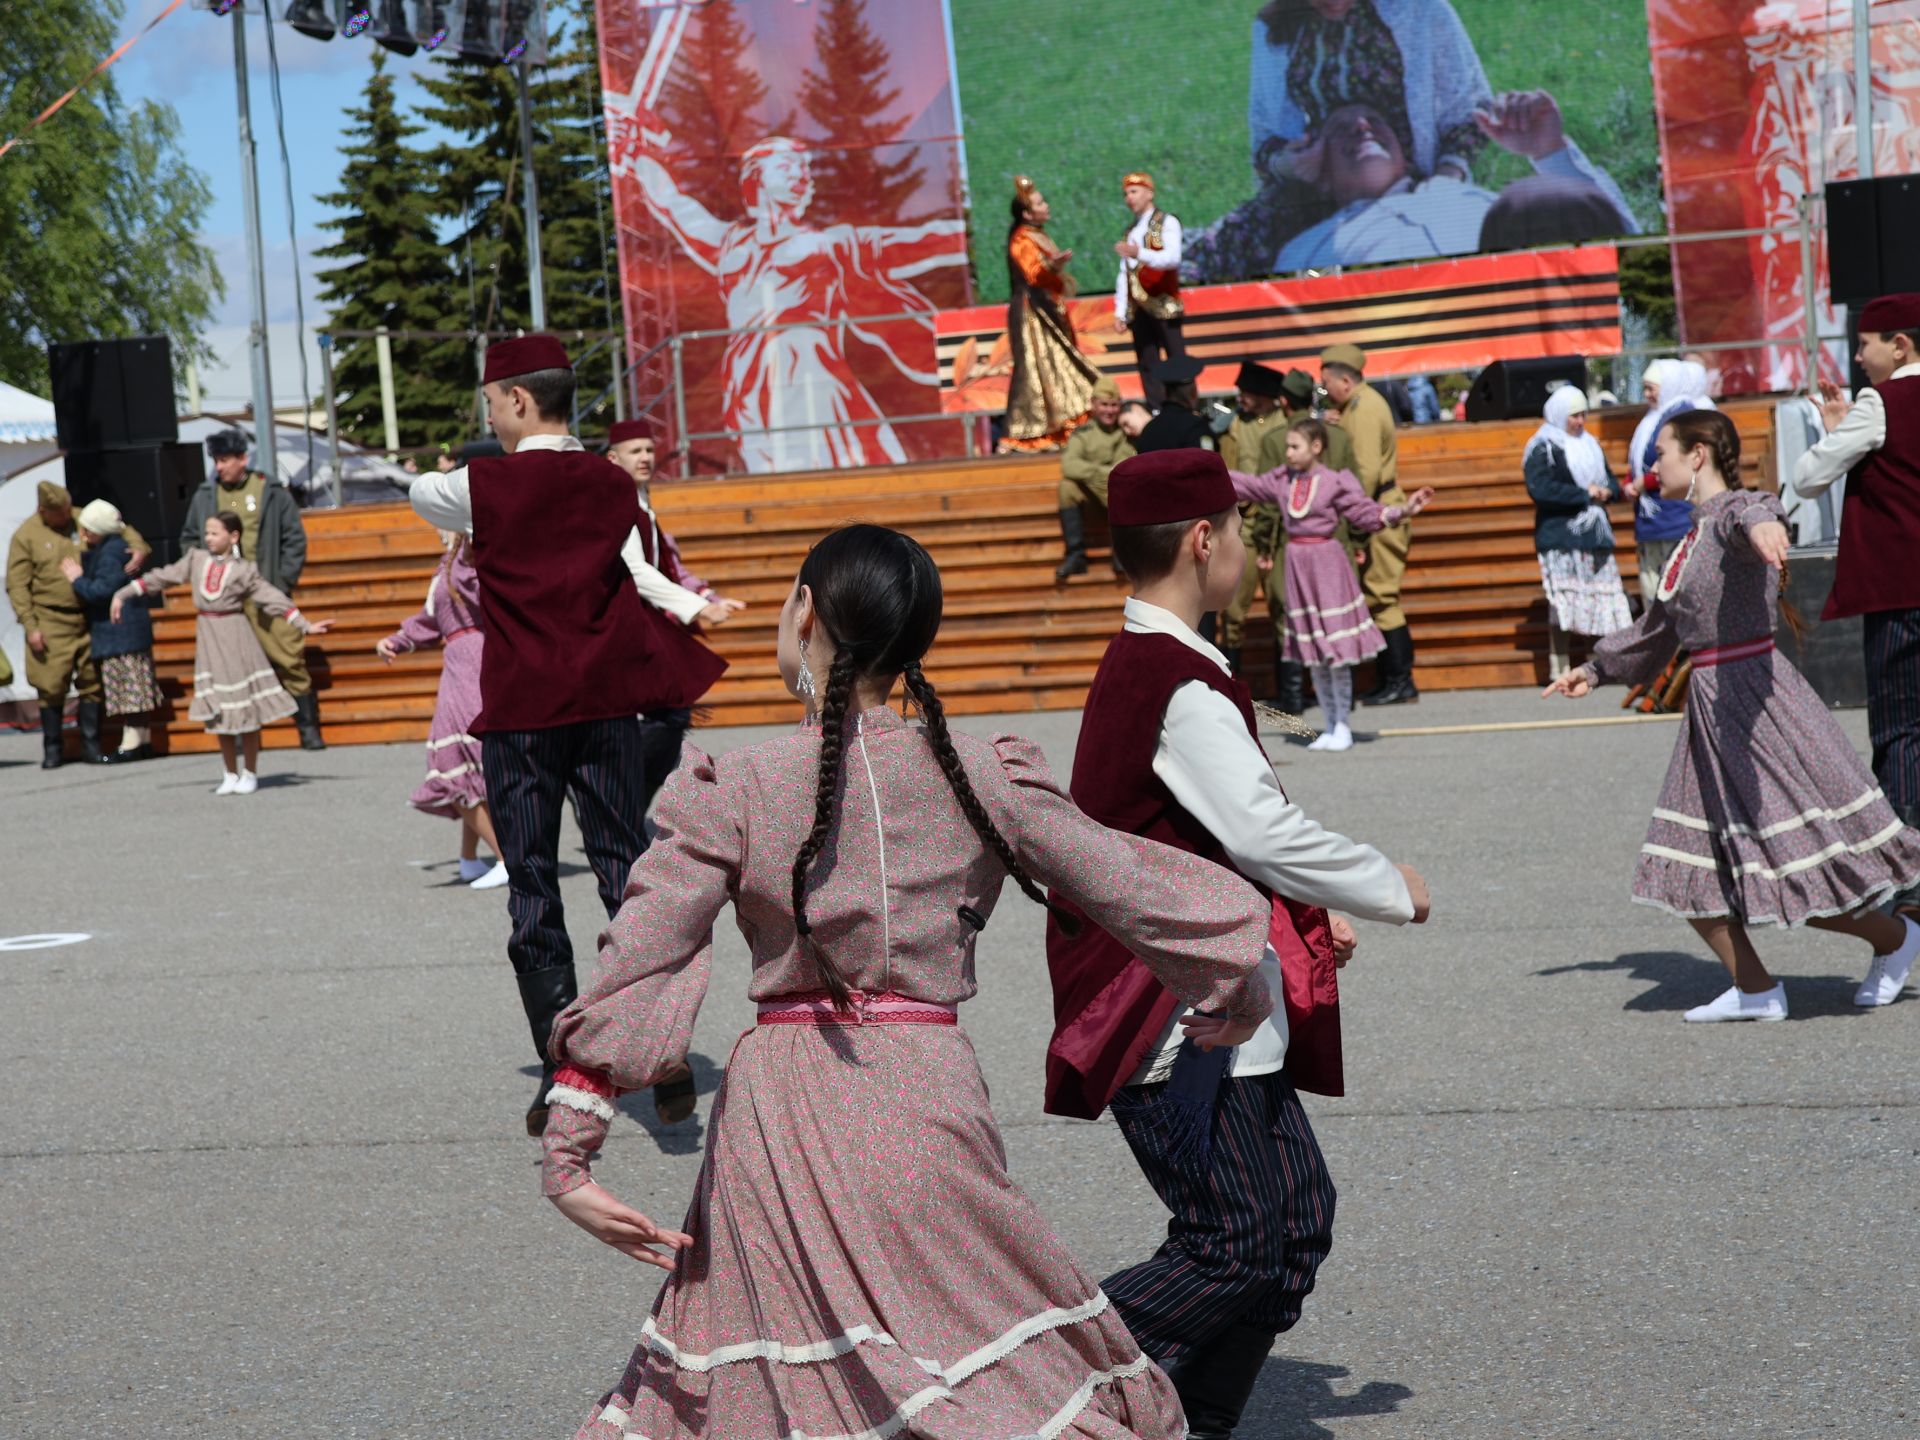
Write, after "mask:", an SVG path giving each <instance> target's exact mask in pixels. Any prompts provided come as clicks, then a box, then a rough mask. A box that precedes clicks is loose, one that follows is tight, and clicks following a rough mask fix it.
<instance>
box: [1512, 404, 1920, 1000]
mask: <svg viewBox="0 0 1920 1440" xmlns="http://www.w3.org/2000/svg"><path fill="white" fill-rule="evenodd" d="M1659 445H1660V450H1659V455H1660V459H1659V474H1660V487H1661V494H1662V495H1663V496H1664V497H1666V498H1669V499H1676V500H1677V499H1680V498H1681V497H1683V496H1684V497H1685V498H1686V499H1688V500H1690V501H1692V502H1693V506H1694V515H1695V522H1694V527H1693V529H1692V530H1691V531H1690V532H1689V533H1688V534H1687V537H1686V538H1685V539H1684V540H1682V541H1681V542H1680V546H1679V548H1678V549H1676V550H1675V551H1674V553H1673V556H1672V558H1671V559H1670V560H1669V561H1668V562H1667V568H1666V571H1665V573H1664V574H1663V575H1662V576H1661V577H1660V584H1659V589H1658V590H1657V592H1656V593H1655V595H1654V597H1653V599H1652V601H1651V602H1650V603H1649V604H1648V606H1647V608H1646V610H1645V612H1644V613H1643V614H1642V615H1641V616H1640V618H1639V620H1637V621H1635V622H1634V623H1633V624H1632V625H1631V626H1629V627H1627V628H1626V629H1624V630H1619V631H1616V632H1614V633H1613V634H1611V635H1609V636H1607V637H1606V638H1605V639H1603V640H1601V641H1600V643H1599V644H1598V645H1596V646H1595V647H1594V653H1593V658H1592V659H1590V660H1588V661H1587V663H1586V664H1585V665H1581V666H1577V667H1576V668H1574V669H1572V670H1569V671H1567V672H1566V674H1564V675H1561V676H1559V677H1558V678H1557V679H1555V680H1554V682H1553V683H1552V684H1550V685H1549V686H1547V688H1546V689H1545V690H1544V691H1542V692H1541V693H1542V695H1543V696H1544V695H1566V696H1569V697H1572V698H1574V699H1578V698H1579V697H1580V696H1582V695H1585V694H1586V693H1587V692H1588V690H1590V689H1591V688H1592V687H1594V686H1595V685H1602V684H1607V683H1611V682H1618V683H1621V684H1629V685H1630V684H1634V683H1636V682H1641V681H1646V680H1650V679H1652V678H1653V677H1654V676H1655V675H1657V674H1659V673H1660V670H1661V668H1662V667H1663V666H1664V665H1665V664H1666V663H1667V661H1668V660H1669V659H1671V658H1672V656H1673V652H1674V650H1675V649H1676V648H1678V647H1680V646H1685V647H1686V648H1687V649H1688V650H1690V651H1692V652H1693V681H1692V684H1691V687H1690V688H1689V690H1688V693H1687V708H1686V713H1685V714H1684V715H1683V716H1682V717H1681V721H1680V739H1679V743H1678V744H1677V745H1676V746H1675V747H1674V752H1673V763H1672V765H1671V766H1670V767H1669V768H1668V770H1667V779H1666V783H1665V785H1663V786H1662V787H1661V790H1660V799H1659V801H1658V803H1657V804H1656V805H1655V808H1654V812H1653V824H1652V825H1651V826H1650V827H1649V828H1648V830H1647V842H1646V844H1644V845H1642V846H1641V847H1640V860H1639V863H1638V865H1636V866H1635V868H1634V872H1633V898H1634V899H1635V900H1636V901H1639V902H1640V903H1641V904H1644V905H1654V906H1658V907H1659V908H1660V909H1662V910H1670V911H1672V912H1673V913H1674V914H1676V915H1679V916H1681V917H1683V918H1684V919H1686V920H1687V921H1688V922H1689V923H1690V924H1691V925H1692V926H1693V928H1694V929H1695V930H1697V931H1698V932H1699V933H1700V938H1701V939H1703V940H1705V941H1706V942H1707V946H1708V948H1709V949H1711V950H1712V951H1713V953H1714V954H1715V955H1716V956H1718V957H1719V959H1720V962H1721V963H1722V964H1723V965H1725V966H1726V967H1727V970H1728V973H1730V974H1731V975H1732V976H1733V987H1732V988H1731V989H1729V990H1728V991H1726V993H1724V994H1723V995H1721V996H1720V997H1719V998H1718V999H1715V1000H1713V1001H1710V1002H1709V1003H1707V1004H1705V1005H1700V1006H1696V1007H1695V1008H1694V1009H1692V1010H1689V1011H1688V1012H1687V1014H1686V1018H1687V1019H1688V1020H1692V1021H1721V1020H1784V1019H1786V1018H1787V992H1786V988H1785V987H1784V986H1782V985H1781V984H1779V983H1778V982H1777V981H1775V980H1774V978H1773V977H1772V976H1771V975H1769V974H1768V973H1767V968H1766V966H1764V965H1762V964H1761V963H1760V957H1759V955H1758V954H1757V953H1756V952H1755V951H1754V948H1753V942H1752V941H1751V940H1750V939H1748V937H1747V927H1748V926H1750V925H1789V926H1794V925H1812V926H1814V927H1815V928H1816V929H1820V930H1833V931H1837V932H1838V933H1840V934H1842V935H1852V936H1854V937H1855V938H1856V939H1860V940H1864V941H1866V942H1867V943H1868V944H1870V945H1871V946H1872V947H1873V963H1872V965H1871V966H1870V967H1869V969H1868V971H1867V978H1866V979H1865V980H1864V981H1863V982H1862V983H1861V985H1860V988H1859V990H1858V991H1857V992H1856V993H1855V995H1854V997H1853V1003H1854V1004H1856V1005H1861V1006H1871V1005H1887V1004H1891V1003H1892V1002H1893V1001H1894V1000H1896V999H1898V998H1899V995H1900V991H1901V988H1902V987H1903V986H1904V985H1905V984H1906V980H1907V975H1908V972H1909V971H1910V970H1911V969H1912V967H1913V961H1914V956H1915V955H1916V953H1920V925H1915V924H1914V922H1913V921H1912V920H1911V919H1908V918H1906V917H1905V916H1892V915H1887V914H1883V913H1881V912H1879V911H1877V910H1875V909H1873V908H1872V907H1873V906H1875V905H1877V904H1879V903H1881V902H1882V901H1884V900H1885V899H1886V898H1887V897H1888V896H1889V895H1891V894H1893V893H1894V892H1895V891H1897V890H1899V889H1901V888H1902V887H1904V886H1906V885H1908V884H1910V883H1912V881H1913V879H1914V878H1915V877H1916V876H1920V832H1915V831H1913V830H1910V829H1907V828H1906V827H1905V826H1903V825H1902V824H1901V823H1900V819H1899V817H1898V816H1896V815H1895V814H1894V813H1893V810H1892V808H1891V807H1890V806H1889V805H1888V804H1887V800H1886V797H1885V796H1884V795H1882V794H1881V793H1880V787H1879V786H1878V785H1877V784H1875V783H1874V779H1873V776H1872V775H1871V774H1870V773H1869V772H1868V770H1867V767H1866V766H1865V764H1863V763H1862V762H1861V759H1860V757H1859V756H1858V755H1857V754H1855V753H1854V749H1853V746H1852V744H1851V743H1850V742H1849V741H1848V739H1847V737H1846V736H1845V735H1844V734H1843V733H1842V732H1841V730H1840V727H1839V726H1838V725H1837V724H1835V723H1834V720H1833V716H1832V715H1831V714H1830V713H1828V710H1827V707H1826V705H1825V704H1824V703H1822V701H1821V699H1820V697H1819V696H1818V695H1816V694H1814V692H1813V687H1812V686H1810V685H1808V684H1807V682H1806V681H1805V680H1804V679H1803V678H1801V675H1800V672H1799V671H1798V670H1796V669H1794V668H1793V666H1792V665H1791V664H1789V663H1788V661H1787V659H1786V657H1785V656H1784V655H1781V654H1780V653H1779V652H1778V651H1777V650H1775V649H1774V645H1773V631H1774V625H1775V623H1776V616H1777V615H1778V614H1779V609H1780V598H1779V597H1780V577H1781V574H1782V572H1783V570H1784V567H1785V563H1786V555H1787V529H1786V523H1785V522H1786V513H1785V512H1784V511H1783V510H1782V509H1781V508H1780V500H1779V497H1777V496H1774V495H1769V494H1766V493H1764V492H1761V491H1756V490H1740V489H1735V488H1731V487H1730V485H1729V481H1731V480H1734V479H1736V478H1737V477H1738V476H1739V474H1740V434H1739V432H1738V431H1737V430H1735V429H1734V427H1733V422H1732V421H1730V420H1728V419H1727V417H1726V416H1724V415H1721V414H1719V413H1718V412H1716V411H1711V410H1695V411H1692V412H1690V413H1688V414H1685V415H1680V416H1676V417H1675V418H1674V419H1672V420H1669V421H1668V422H1667V423H1666V424H1665V425H1664V426H1662V427H1661V430H1660V436H1659ZM1792 618H1793V617H1792V615H1791V612H1789V619H1790V620H1791V619H1792Z"/></svg>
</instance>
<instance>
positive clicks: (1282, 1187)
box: [1104, 1071, 1334, 1365]
mask: <svg viewBox="0 0 1920 1440" xmlns="http://www.w3.org/2000/svg"><path fill="white" fill-rule="evenodd" d="M1165 1089H1166V1087H1165V1085H1129V1086H1127V1087H1126V1088H1125V1089H1123V1090H1121V1092H1120V1093H1119V1094H1118V1095H1117V1096H1115V1097H1114V1100H1113V1105H1112V1107H1111V1108H1112V1110H1113V1118H1114V1119H1115V1120H1116V1121H1118V1122H1119V1125H1120V1131H1121V1133H1122V1134H1123V1135H1125V1136H1126V1137H1127V1144H1128V1146H1129V1147H1131V1148H1132V1150H1133V1155H1134V1159H1136V1160H1137V1161H1139V1162H1140V1168H1141V1170H1142V1171H1144V1172H1145V1173H1146V1177H1147V1181H1148V1183H1149V1184H1151V1185H1152V1186H1153V1189H1154V1193H1155V1194H1157V1195H1158V1196H1159V1197H1160V1199H1161V1200H1162V1201H1163V1202H1165V1204H1166V1206H1167V1208H1168V1209H1169V1210H1171V1211H1172V1212H1173V1216H1172V1218H1171V1219H1169V1220H1168V1222H1167V1238H1166V1239H1165V1240H1164V1241H1163V1242H1162V1243H1161V1245H1160V1248H1159V1249H1158V1250H1157V1251H1155V1252H1154V1254H1153V1256H1152V1257H1151V1258H1150V1259H1148V1260H1145V1261H1142V1262H1141V1263H1140V1264H1138V1265H1135V1266H1133V1267H1131V1268H1130V1269H1126V1270H1122V1271H1121V1272H1120V1273H1119V1274H1117V1275H1113V1276H1110V1277H1109V1278H1108V1279H1107V1282H1106V1285H1105V1287H1104V1288H1105V1289H1106V1292H1107V1294H1108V1296H1109V1297H1111V1299H1112V1300H1113V1303H1114V1306H1115V1308H1116V1309H1118V1310H1119V1312H1120V1318H1121V1319H1123V1320H1125V1321H1126V1322H1127V1328H1128V1329H1129V1330H1131V1331H1132V1332H1133V1338H1134V1339H1135V1340H1137V1341H1138V1342H1139V1344H1140V1348H1141V1349H1142V1350H1143V1351H1145V1352H1146V1353H1147V1354H1148V1355H1150V1356H1151V1357H1152V1358H1153V1359H1154V1360H1155V1361H1156V1362H1157V1363H1159V1364H1163V1365H1164V1364H1166V1363H1168V1362H1169V1361H1172V1360H1176V1359H1178V1358H1180V1357H1181V1356H1182V1355H1183V1354H1185V1353H1186V1352H1187V1351H1188V1350H1189V1349H1190V1348H1192V1347H1194V1346H1197V1345H1203V1344H1205V1343H1207V1342H1208V1341H1210V1340H1212V1339H1214V1338H1215V1337H1216V1336H1218V1335H1220V1334H1222V1333H1224V1332H1225V1331H1226V1330H1227V1329H1229V1328H1230V1327H1231V1326H1233V1325H1235V1324H1239V1323H1246V1324H1250V1325H1255V1326H1258V1327H1259V1328H1261V1329H1265V1330H1271V1331H1273V1332H1274V1333H1276V1334H1278V1333H1279V1332H1280V1331H1282V1330H1287V1329H1291V1328H1292V1326H1293V1324H1294V1322H1295V1321H1296V1320H1298V1319H1299V1318H1300V1307H1301V1304H1302V1303H1303V1302H1304V1301H1305V1300H1306V1298H1307V1296H1308V1294H1310V1293H1311V1292H1312V1290H1313V1277H1314V1275H1315V1273H1316V1272H1317V1271H1318V1270H1319V1268H1320V1262H1321V1261H1322V1260H1324V1259H1326V1258H1327V1252H1328V1251H1329V1250H1330V1249H1332V1248H1333V1206H1334V1190H1333V1177H1332V1176H1331V1175H1329V1174H1328V1173H1327V1162H1326V1159H1325V1157H1324V1156H1322V1155H1321V1153H1320V1144H1319V1142H1318V1141H1317V1140H1315V1139H1314V1138H1313V1127H1312V1126H1311V1125H1309V1124H1308V1123H1307V1115H1306V1111H1304V1110H1303V1109H1301V1108H1300V1097H1299V1096H1298V1095H1296V1094H1295V1093H1294V1089H1293V1084H1292V1082H1291V1081H1289V1080H1288V1079H1287V1077H1286V1075H1285V1074H1284V1073H1283V1072H1277V1071H1276V1072H1275V1073H1273V1074H1271V1075H1253V1076H1248V1077H1246V1078H1244V1079H1236V1078H1233V1077H1228V1078H1227V1079H1226V1080H1223V1081H1222V1082H1221V1084H1220V1094H1219V1098H1218V1099H1217V1100H1216V1101H1215V1103H1214V1111H1213V1150H1212V1155H1211V1157H1210V1162H1209V1164H1208V1167H1207V1170H1206V1172H1205V1174H1204V1175H1202V1176H1199V1177H1195V1176H1190V1175H1188V1174H1186V1173H1184V1172H1182V1171H1180V1170H1176V1169H1175V1168H1174V1167H1172V1166H1170V1165H1168V1164H1167V1162H1166V1161H1165V1159H1164V1158H1163V1157H1162V1156H1161V1154H1160V1147H1159V1146H1158V1145H1156V1144H1154V1143H1152V1141H1151V1139H1150V1138H1149V1133H1148V1132H1149V1130H1150V1128H1151V1126H1152V1118H1153V1117H1152V1107H1153V1106H1154V1105H1155V1103H1156V1102H1157V1101H1158V1100H1159V1098H1160V1094H1161V1092H1162V1091H1164V1090H1165Z"/></svg>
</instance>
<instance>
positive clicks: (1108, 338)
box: [934, 245, 1625, 414]
mask: <svg viewBox="0 0 1920 1440" xmlns="http://www.w3.org/2000/svg"><path fill="white" fill-rule="evenodd" d="M1182 299H1183V300H1184V301H1185V303H1186V312H1187V317H1186V340H1187V353H1188V354H1190V355H1194V356H1197V357H1199V358H1200V359H1202V360H1204V361H1205V362H1206V367H1207V368H1206V370H1205V371H1204V372H1203V373H1202V375H1201V377H1200V388H1201V390H1202V391H1206V392H1214V393H1218V392H1221V391H1226V390H1231V389H1233V379H1234V373H1235V372H1236V371H1237V370H1238V369H1239V367H1240V362H1241V361H1243V360H1255V361H1258V362H1259V363H1260V364H1263V365H1271V366H1273V367H1274V368H1276V369H1280V370H1286V369H1290V368H1292V367H1294V366H1299V367H1301V368H1303V369H1306V370H1310V371H1314V372H1315V373H1318V369H1319V364H1318V361H1319V355H1320V351H1321V350H1322V349H1323V348H1325V347H1326V346H1328V345H1336V344H1340V343H1342V342H1345V343H1348V344H1353V345H1358V346H1359V347H1360V348H1361V349H1363V350H1365V351H1366V352H1367V370H1368V373H1369V374H1374V375H1412V374H1422V373H1426V374H1431V373H1437V372H1440V371H1446V370H1468V371H1471V370H1478V369H1480V368H1481V367H1482V366H1484V365H1490V364H1492V363H1493V362H1494V361H1495V360H1523V359H1531V358H1534V357H1538V356H1548V355H1612V354H1617V353H1618V352H1619V350H1620V348H1621V346H1622V345H1623V344H1624V343H1625V342H1624V340H1623V339H1622V337H1621V334H1620V260H1619V252H1618V251H1617V250H1616V249H1615V248H1614V247H1613V246H1611V245H1583V246H1580V247H1579V248H1577V249H1571V250H1531V251H1524V252H1521V253H1517V254H1510V255H1471V256H1466V257H1464V258H1461V259H1458V260H1438V261H1430V262H1426V263H1423V264H1419V265H1398V266H1394V267H1392V268H1389V269H1381V270H1366V271H1361V272H1358V273H1355V274H1348V275H1320V276H1312V277H1307V278H1302V279H1293V280H1255V281H1248V282H1245V283H1242V284H1238V285H1204V286H1198V287H1195V288H1193V289H1189V290H1187V291H1185V292H1184V293H1183V295H1182ZM1070 309H1071V311H1072V315H1073V323H1074V331H1075V333H1076V335H1077V336H1078V338H1079V342H1080V349H1081V351H1082V353H1084V354H1085V355H1086V356H1087V358H1088V359H1089V360H1091V361H1092V362H1093V364H1094V366H1095V367H1096V368H1097V369H1098V370H1099V371H1100V372H1101V373H1102V374H1104V375H1110V376H1112V377H1113V379H1114V380H1115V381H1117V382H1118V383H1119V386H1120V391H1121V393H1122V394H1123V395H1128V396H1137V395H1138V394H1139V393H1140V380H1139V376H1138V375H1137V373H1136V372H1135V370H1134V362H1133V346H1132V343H1131V340H1130V337H1129V336H1128V334H1127V332H1126V331H1124V330H1120V329H1117V328H1116V327H1115V326H1114V323H1113V296H1112V295H1110V294H1103V295H1099V296H1090V297H1086V298H1082V299H1079V300H1075V301H1074V302H1073V303H1072V305H1071V307H1070ZM934 333H935V346H936V349H937V353H938V357H939V364H940V401H941V408H942V409H943V410H945V411H947V412H948V413H951V414H965V413H982V412H984V413H994V412H997V411H1000V410H1004V409H1005V408H1006V402H1007V377H1008V375H1009V374H1010V372H1011V371H1012V369H1013V354H1012V351H1011V350H1010V349H1009V347H1008V344H1007V311H1006V307H1005V306H1004V305H976V306H974V307H972V308H971V309H966V310H943V311H941V312H940V314H939V315H938V317H936V320H935V327H934Z"/></svg>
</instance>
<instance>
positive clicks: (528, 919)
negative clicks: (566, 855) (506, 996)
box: [480, 716, 647, 975]
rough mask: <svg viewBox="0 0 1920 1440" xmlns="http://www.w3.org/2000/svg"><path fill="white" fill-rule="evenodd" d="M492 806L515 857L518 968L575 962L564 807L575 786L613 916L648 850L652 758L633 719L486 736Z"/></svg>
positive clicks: (510, 888)
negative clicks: (566, 898)
mask: <svg viewBox="0 0 1920 1440" xmlns="http://www.w3.org/2000/svg"><path fill="white" fill-rule="evenodd" d="M480 761H481V766H482V768H483V769H484V770H485V771H486V774H487V805H488V807H489V808H490V809H491V810H492V811H493V828H494V830H495V832H496V833H497V834H498V835H499V837H500V858H501V859H503V860H505V861H506V862H507V913H508V915H509V916H510V917H511V919H512V921H513V934H512V936H511V938H509V939H508V941H507V955H508V957H509V958H510V959H511V960H512V961H513V968H514V969H515V970H516V971H517V972H518V973H520V974H522V975H526V974H530V973H532V972H533V971H535V970H547V969H551V968H553V967H554V966H558V965H568V966H570V965H572V964H573V943H572V941H570V940H569V939H568V938H567V917H566V912H565V911H564V910H563V909H562V908H561V905H560V814H561V811H562V809H563V808H564V806H565V805H566V800H567V792H568V790H572V791H573V799H574V815H575V817H576V818H577V819H578V820H579V822H580V835H581V838H582V839H583V840H584V841H585V842H586V850H587V863H588V864H590V865H591V866H592V867H593V876H594V879H595V880H596V881H598V882H599V886H600V899H601V901H602V903H603V904H605V905H606V907H607V914H608V916H609V917H611V916H612V915H613V912H614V911H616V910H618V909H619V908H620V897H621V894H622V893H623V892H624V891H625V890H626V887H627V872H628V871H629V870H631V869H633V862H634V861H635V860H637V859H639V858H640V852H641V851H643V850H645V849H646V848H647V840H646V833H645V831H643V830H642V829H641V825H640V821H641V816H642V813H643V810H644V802H643V800H642V798H641V797H642V795H643V794H644V793H645V789H646V784H645V780H646V763H645V760H644V759H643V758H642V750H641V738H640V722H639V721H638V720H636V719H634V718H633V717H632V716H620V717H617V718H615V719H611V720H582V721H579V722H577V723H575V724H572V725H556V726H554V727H552V728H551V729H547V730H493V731H489V732H487V733H486V734H485V735H483V736H481V738H480Z"/></svg>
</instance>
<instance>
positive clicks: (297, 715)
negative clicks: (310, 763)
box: [293, 690, 327, 750]
mask: <svg viewBox="0 0 1920 1440" xmlns="http://www.w3.org/2000/svg"><path fill="white" fill-rule="evenodd" d="M293 723H294V724H295V725H296V726H297V727H299V730H300V748H301V749H302V750H324V749H326V748H327V742H326V740H325V739H324V738H323V737H322V736H321V734H320V700H319V697H318V696H316V695H315V694H314V693H313V691H311V690H309V691H308V692H307V693H306V694H304V695H296V696H294V697H293Z"/></svg>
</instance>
